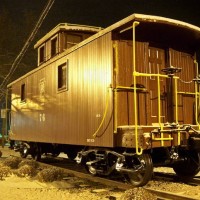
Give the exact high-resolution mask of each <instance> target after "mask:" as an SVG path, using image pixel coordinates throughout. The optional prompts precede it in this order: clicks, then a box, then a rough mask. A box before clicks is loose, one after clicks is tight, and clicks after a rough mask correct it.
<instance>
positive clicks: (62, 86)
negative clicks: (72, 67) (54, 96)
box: [56, 60, 69, 93]
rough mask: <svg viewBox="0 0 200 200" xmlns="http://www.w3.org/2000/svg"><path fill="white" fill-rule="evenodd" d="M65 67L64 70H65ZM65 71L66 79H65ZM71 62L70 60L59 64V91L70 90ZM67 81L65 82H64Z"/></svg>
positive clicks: (57, 85)
mask: <svg viewBox="0 0 200 200" xmlns="http://www.w3.org/2000/svg"><path fill="white" fill-rule="evenodd" d="M63 69H64V70H63ZM63 71H65V80H64V81H63ZM68 79H69V62H68V60H67V61H66V62H64V63H62V64H60V65H58V66H57V84H56V87H57V92H58V93H59V92H63V91H68V90H69V80H68ZM63 82H65V84H64V83H63Z"/></svg>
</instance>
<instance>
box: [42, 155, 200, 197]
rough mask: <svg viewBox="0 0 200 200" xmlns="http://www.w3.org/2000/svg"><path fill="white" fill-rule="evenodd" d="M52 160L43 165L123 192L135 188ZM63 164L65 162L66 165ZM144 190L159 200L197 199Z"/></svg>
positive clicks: (59, 160)
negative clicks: (60, 169)
mask: <svg viewBox="0 0 200 200" xmlns="http://www.w3.org/2000/svg"><path fill="white" fill-rule="evenodd" d="M51 160H52V159H46V160H44V161H43V162H42V163H41V164H42V165H45V166H52V165H53V166H57V167H60V168H62V169H63V170H64V172H65V173H67V174H73V175H74V176H76V177H79V178H81V179H87V180H89V181H91V182H96V183H100V184H102V185H105V186H108V187H110V186H112V187H114V188H118V189H121V190H128V189H133V186H132V185H131V184H128V183H127V182H123V180H122V178H121V177H120V176H119V178H120V180H112V179H108V178H102V177H98V176H92V175H91V174H88V173H86V172H85V170H83V167H80V165H77V164H75V163H74V162H72V161H70V160H68V159H63V160H62V159H59V158H56V159H53V160H52V161H53V162H52V163H51ZM63 162H65V164H64V163H63ZM74 166H75V167H74ZM155 174H156V177H158V176H160V177H161V176H162V177H165V178H167V179H168V180H167V181H169V179H170V181H177V178H176V177H175V175H172V174H166V173H155ZM111 178H112V177H111ZM194 180H195V179H194ZM199 181H200V180H199ZM199 183H200V182H199ZM144 189H146V190H147V191H149V192H151V193H154V194H155V195H156V196H157V198H158V200H163V199H166V200H167V199H168V200H169V199H172V200H191V199H193V200H194V199H195V198H191V197H187V196H184V195H183V194H180V193H172V192H167V191H160V190H155V189H151V188H148V186H145V187H144ZM196 200H197V199H196Z"/></svg>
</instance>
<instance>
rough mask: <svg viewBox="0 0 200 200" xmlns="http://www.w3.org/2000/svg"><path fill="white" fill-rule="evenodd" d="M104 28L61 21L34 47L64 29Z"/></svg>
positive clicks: (94, 31)
mask: <svg viewBox="0 0 200 200" xmlns="http://www.w3.org/2000/svg"><path fill="white" fill-rule="evenodd" d="M100 30H102V28H101V27H96V26H87V25H79V24H69V23H60V24H58V25H57V26H56V27H55V28H53V29H52V30H51V31H50V32H48V33H47V34H46V35H45V36H44V37H42V38H41V39H40V40H38V41H37V43H36V44H35V45H34V48H37V47H39V46H40V45H41V44H43V43H44V42H45V41H46V40H48V39H49V38H51V37H52V36H54V35H55V34H57V33H58V32H62V31H84V32H93V33H97V32H99V31H100Z"/></svg>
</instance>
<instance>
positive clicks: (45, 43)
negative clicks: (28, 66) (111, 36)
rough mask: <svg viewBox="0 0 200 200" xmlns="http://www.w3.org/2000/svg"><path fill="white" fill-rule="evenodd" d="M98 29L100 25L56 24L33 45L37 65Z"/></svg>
mask: <svg viewBox="0 0 200 200" xmlns="http://www.w3.org/2000/svg"><path fill="white" fill-rule="evenodd" d="M100 30H101V28H100V27H94V26H84V25H77V24H67V23H61V24H58V25H57V26H56V27H55V28H54V29H52V30H51V31H50V32H49V33H47V34H46V35H45V36H44V37H42V38H41V39H40V40H39V41H38V42H37V43H36V44H35V46H34V48H35V49H37V50H38V66H40V65H41V64H43V63H45V62H47V61H48V60H50V59H51V58H53V57H55V56H56V55H58V54H61V53H62V52H63V51H64V50H66V49H69V48H70V47H72V46H74V45H76V44H78V43H80V42H81V41H83V40H85V39H86V38H88V37H90V36H91V35H93V34H95V33H97V32H99V31H100Z"/></svg>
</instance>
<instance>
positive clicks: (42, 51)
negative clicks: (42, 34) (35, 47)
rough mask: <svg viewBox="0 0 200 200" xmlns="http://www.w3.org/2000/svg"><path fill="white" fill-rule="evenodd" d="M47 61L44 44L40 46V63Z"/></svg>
mask: <svg viewBox="0 0 200 200" xmlns="http://www.w3.org/2000/svg"><path fill="white" fill-rule="evenodd" d="M44 61H45V48H44V46H42V47H40V48H39V63H43V62H44Z"/></svg>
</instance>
